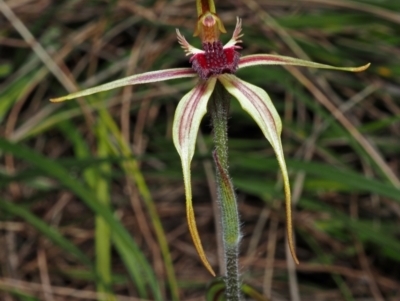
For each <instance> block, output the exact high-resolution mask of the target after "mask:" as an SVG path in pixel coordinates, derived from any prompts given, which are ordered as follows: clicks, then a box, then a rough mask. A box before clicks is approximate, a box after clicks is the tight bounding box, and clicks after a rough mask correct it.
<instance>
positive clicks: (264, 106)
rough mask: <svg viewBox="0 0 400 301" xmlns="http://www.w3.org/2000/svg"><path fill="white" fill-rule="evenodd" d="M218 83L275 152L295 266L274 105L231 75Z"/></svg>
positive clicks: (286, 183)
mask: <svg viewBox="0 0 400 301" xmlns="http://www.w3.org/2000/svg"><path fill="white" fill-rule="evenodd" d="M218 80H219V81H220V82H221V83H222V84H223V85H224V87H225V88H226V89H227V91H228V92H229V93H230V94H232V95H233V96H234V97H235V98H236V99H237V100H238V101H239V103H240V105H241V106H242V108H243V109H244V110H245V111H246V112H247V113H249V114H250V116H251V117H252V118H253V119H254V121H255V122H256V123H257V124H258V126H259V127H260V129H261V131H262V132H263V134H264V136H265V138H267V140H268V141H269V142H270V143H271V145H272V147H273V149H274V151H275V154H276V157H277V159H278V163H279V167H280V169H281V172H282V178H283V183H284V191H285V207H286V224H287V234H288V241H289V248H290V252H291V254H292V256H293V259H294V260H295V262H296V263H298V259H297V257H296V252H295V248H294V243H293V226H292V211H291V193H290V184H289V176H288V172H287V168H286V163H285V157H284V154H283V148H282V142H281V137H280V136H281V132H282V122H281V119H280V117H279V115H278V112H277V111H276V109H275V106H274V105H273V103H272V101H271V99H270V98H269V96H268V94H267V93H266V92H265V91H264V90H262V89H261V88H259V87H256V86H254V85H252V84H249V83H247V82H245V81H242V80H241V79H239V78H237V77H236V76H234V75H230V74H224V75H221V76H219V77H218Z"/></svg>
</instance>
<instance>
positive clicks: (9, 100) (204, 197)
mask: <svg viewBox="0 0 400 301" xmlns="http://www.w3.org/2000/svg"><path fill="white" fill-rule="evenodd" d="M5 3H6V4H7V5H5ZM216 6H217V12H218V14H219V16H220V17H221V19H222V20H223V22H224V24H225V27H226V28H227V31H228V34H226V35H223V36H222V39H223V41H228V40H229V38H230V35H231V32H232V30H233V29H234V26H235V21H236V17H237V16H239V17H241V18H243V33H244V35H245V36H244V37H243V42H244V43H243V49H242V51H241V52H242V53H243V54H253V53H279V54H282V55H289V56H295V57H299V58H304V59H311V60H313V61H318V62H321V63H326V64H333V65H340V66H359V65H364V64H365V63H368V62H371V63H372V65H371V67H370V68H369V69H368V70H367V71H365V72H362V73H356V74H352V73H344V72H335V71H325V70H307V69H305V68H288V69H286V70H285V69H284V68H282V67H266V66H263V67H255V68H251V69H250V68H249V69H245V70H243V71H239V72H238V76H240V77H241V78H242V79H244V80H246V81H248V82H250V83H253V84H256V85H258V86H260V87H262V88H264V89H265V90H266V91H268V93H269V95H270V96H271V99H272V100H273V102H274V103H275V105H276V107H277V109H278V111H279V113H280V115H281V117H282V121H283V128H284V130H283V134H282V140H283V145H284V151H285V155H286V159H287V165H288V168H289V170H290V174H291V185H292V189H293V196H294V200H293V201H294V207H295V208H294V228H295V232H296V238H297V239H296V247H297V252H298V257H299V259H300V261H301V263H300V265H299V266H298V267H297V268H296V270H294V269H293V266H292V264H290V262H289V265H288V264H287V262H286V249H285V223H284V218H285V214H284V209H283V206H282V197H283V195H282V183H281V180H280V176H279V169H278V166H277V163H276V162H275V158H274V155H273V151H272V148H271V147H270V145H269V144H268V142H267V141H266V140H265V139H264V138H263V136H262V133H261V131H260V130H259V129H258V127H257V126H256V124H255V123H254V121H253V120H252V119H251V118H250V117H249V116H248V115H247V113H245V112H244V111H242V109H241V108H240V106H239V105H238V103H237V102H236V100H233V101H232V105H231V116H232V118H231V119H230V124H229V136H230V145H229V146H230V167H231V172H232V176H233V180H234V183H235V185H236V188H237V194H238V199H239V208H240V213H241V219H242V223H243V224H242V232H243V242H242V245H241V272H242V276H243V282H244V283H246V284H249V285H251V287H253V288H254V289H256V290H257V291H259V292H260V293H263V294H264V296H266V297H265V298H262V297H257V296H253V300H294V301H295V300H296V301H297V300H314V301H320V300H330V301H332V300H378V301H381V300H399V299H400V269H399V268H398V267H399V265H400V241H399V237H400V223H399V217H400V189H399V187H400V181H399V170H400V155H399V153H400V139H399V137H400V123H399V121H400V88H399V83H400V80H399V78H400V2H399V1H393V0H381V1H375V0H364V1H356V0H353V1H348V0H297V1H285V0H280V1H273V0H271V1H267V0H258V1H255V0H227V1H216ZM8 8H10V9H11V11H10V10H9V9H8ZM0 10H1V13H0V157H1V158H0V244H1V247H0V299H1V300H5V301H11V300H46V301H53V300H68V301H71V300H94V299H96V298H97V296H96V292H100V293H104V294H106V295H104V294H103V295H102V296H101V297H99V300H191V301H194V300H204V298H205V294H206V290H207V289H206V287H207V284H208V283H209V282H210V281H211V280H212V277H211V276H210V275H209V274H208V272H207V271H206V269H205V268H204V267H203V266H202V265H201V263H200V261H199V258H198V256H197V254H196V252H195V249H194V246H193V244H192V240H191V238H190V235H189V234H188V229H187V223H186V218H185V206H184V189H183V181H182V175H181V167H180V160H179V157H178V155H177V153H176V151H175V148H174V146H173V142H172V139H171V126H172V120H173V114H174V110H175V107H176V105H177V103H178V101H179V99H180V98H181V97H182V96H183V95H184V94H185V93H186V92H187V91H188V90H189V89H190V88H191V87H192V86H193V85H194V80H191V79H188V80H175V81H169V82H165V83H157V84H149V85H143V86H135V87H126V88H123V89H117V90H113V91H110V92H106V93H101V94H99V95H95V96H93V97H90V98H89V97H88V98H85V99H80V100H78V101H75V100H73V101H69V102H65V103H61V104H52V103H50V102H49V101H48V99H49V98H50V97H56V96H62V95H65V94H67V93H68V91H71V92H72V91H75V90H76V89H80V88H85V87H90V86H94V85H98V84H101V83H105V82H108V81H112V80H115V79H118V78H122V77H124V76H127V75H130V74H135V73H140V72H145V71H152V70H159V69H162V68H173V67H188V66H190V65H189V63H188V58H187V57H185V56H184V53H183V51H182V49H181V48H180V47H179V44H178V43H177V41H176V34H175V28H179V29H180V30H181V32H182V33H183V34H184V35H185V36H186V38H187V39H188V41H189V42H190V43H193V44H195V45H198V46H199V45H200V43H199V41H198V39H197V38H193V37H192V34H193V30H194V27H195V21H196V18H197V14H196V11H195V1H194V0H191V1H187V0H176V1H168V0H155V1H145V0H143V1H134V0H104V1H95V0H93V1H83V0H69V1H62V0H57V1H50V0H8V1H4V0H0ZM29 32H30V33H31V34H32V35H33V37H34V38H35V39H32V37H31V36H30V35H29ZM21 34H22V35H23V36H24V37H22V36H21ZM209 124H210V121H209V118H208V116H206V117H205V118H204V120H203V123H202V127H201V135H200V137H199V141H198V142H199V143H198V150H197V152H196V155H195V158H194V160H193V163H192V175H193V194H194V205H195V212H196V218H197V223H198V227H199V231H200V235H201V237H202V240H203V244H204V247H205V249H206V253H207V256H208V257H209V260H210V262H211V263H212V265H213V266H214V268H215V269H216V270H217V271H218V269H219V264H218V262H219V257H218V244H217V239H216V230H215V223H214V219H213V203H214V201H215V188H214V186H213V185H214V182H213V167H212V165H211V150H212V148H213V146H212V142H211V138H210V126H209ZM212 298H214V299H210V300H217V297H216V296H213V297H212ZM257 298H258V299H257Z"/></svg>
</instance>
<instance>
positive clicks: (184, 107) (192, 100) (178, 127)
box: [173, 78, 216, 276]
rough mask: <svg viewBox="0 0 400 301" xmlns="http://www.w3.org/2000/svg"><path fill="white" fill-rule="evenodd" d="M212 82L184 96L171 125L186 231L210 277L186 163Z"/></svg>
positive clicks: (212, 80)
mask: <svg viewBox="0 0 400 301" xmlns="http://www.w3.org/2000/svg"><path fill="white" fill-rule="evenodd" d="M215 83H216V79H215V78H210V79H209V80H207V81H203V80H201V81H200V82H199V83H198V84H197V85H196V86H195V87H194V88H193V89H192V90H191V91H190V92H189V93H187V94H186V95H185V96H184V97H183V98H182V99H181V101H180V102H179V105H178V107H177V108H176V111H175V117H174V124H173V139H174V144H175V147H176V149H177V151H178V153H179V156H180V157H181V161H182V170H183V179H184V183H185V194H186V214H187V220H188V224H189V231H190V234H191V236H192V239H193V242H194V245H195V247H196V250H197V253H198V254H199V256H200V259H201V261H202V262H203V264H204V266H205V267H206V268H207V269H208V270H209V271H210V273H211V274H212V275H213V276H215V272H214V270H213V269H212V267H211V265H210V263H209V262H208V260H207V257H206V255H205V253H204V249H203V246H202V244H201V240H200V236H199V233H198V231H197V226H196V220H195V216H194V211H193V204H192V187H191V179H190V163H191V161H192V158H193V155H194V151H195V144H196V138H197V132H198V130H199V126H200V122H201V119H202V118H203V116H204V114H205V113H206V112H207V102H208V100H209V98H210V96H211V94H212V92H213V90H214V87H215Z"/></svg>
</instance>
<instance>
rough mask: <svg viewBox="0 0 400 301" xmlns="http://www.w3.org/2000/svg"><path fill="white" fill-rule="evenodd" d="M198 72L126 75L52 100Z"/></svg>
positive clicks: (189, 69) (186, 69)
mask: <svg viewBox="0 0 400 301" xmlns="http://www.w3.org/2000/svg"><path fill="white" fill-rule="evenodd" d="M196 76H197V73H196V72H194V71H193V69H191V68H175V69H166V70H160V71H152V72H146V73H142V74H136V75H131V76H128V77H124V78H121V79H118V80H116V81H113V82H110V83H107V84H104V85H100V86H97V87H93V88H90V89H86V90H82V91H78V92H75V93H71V94H68V95H66V96H63V97H58V98H52V99H50V101H51V102H62V101H65V100H69V99H74V98H78V97H82V96H87V95H91V94H95V93H98V92H103V91H108V90H111V89H115V88H119V87H123V86H129V85H139V84H147V83H154V82H160V81H164V80H170V79H176V78H183V77H196Z"/></svg>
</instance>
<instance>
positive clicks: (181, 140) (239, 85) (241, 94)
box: [51, 0, 370, 276]
mask: <svg viewBox="0 0 400 301" xmlns="http://www.w3.org/2000/svg"><path fill="white" fill-rule="evenodd" d="M197 11H198V21H197V26H196V29H195V34H194V36H199V37H200V39H201V41H202V49H198V48H195V47H193V46H192V45H190V44H189V43H188V42H187V41H186V39H185V37H184V36H183V35H181V33H180V32H179V30H176V31H177V37H178V42H179V43H180V45H181V46H182V48H183V49H184V51H185V53H186V55H190V56H191V58H190V62H191V64H192V68H175V69H166V70H159V71H153V72H146V73H142V74H137V75H132V76H128V77H125V78H122V79H119V80H116V81H113V82H110V83H106V84H103V85H100V86H97V87H94V88H90V89H87V90H83V91H79V92H76V93H72V94H69V95H67V96H63V97H59V98H53V99H51V101H52V102H62V101H65V100H69V99H73V98H78V97H82V96H87V95H90V94H94V93H98V92H102V91H107V90H111V89H115V88H118V87H123V86H128V85H138V84H146V83H152V82H159V81H165V80H172V79H177V78H184V77H196V78H197V79H198V81H197V83H196V85H195V87H194V88H193V89H192V90H191V91H189V92H188V93H187V94H186V95H184V96H183V98H182V99H181V100H180V102H179V104H178V107H177V109H176V112H175V117H174V122H173V141H174V144H175V147H176V149H177V151H178V153H179V155H180V158H181V161H182V169H183V178H184V185H185V194H186V211H187V220H188V225H189V230H190V234H191V236H192V238H193V242H194V245H195V247H196V250H197V252H198V254H199V256H200V259H201V260H202V262H203V264H204V265H205V267H206V268H207V269H208V270H209V271H210V273H211V274H212V275H214V276H215V273H214V271H213V269H212V267H211V265H210V264H209V262H208V260H207V258H206V255H205V253H204V250H203V246H202V243H201V240H200V236H199V233H198V231H197V226H196V221H195V215H194V211H193V205H192V189H191V178H190V164H191V161H192V158H193V155H194V151H195V142H196V137H197V133H198V130H199V126H200V122H201V120H202V118H203V116H204V115H205V113H206V111H207V102H208V100H209V98H210V96H211V94H212V93H213V90H214V87H215V84H216V82H217V81H219V82H220V83H221V84H222V85H223V86H224V87H225V89H226V90H227V91H228V92H229V93H230V94H231V95H233V96H234V97H235V98H236V99H237V100H238V101H239V103H240V105H241V106H242V108H243V109H244V110H245V111H246V112H248V113H249V114H250V115H251V117H252V118H253V119H254V121H255V122H256V123H257V124H258V126H259V127H260V129H261V131H262V133H263V134H264V136H265V138H266V139H267V140H268V141H269V142H270V144H271V145H272V147H273V149H274V151H275V154H276V157H277V160H278V163H279V166H280V170H281V173H282V177H283V183H284V193H285V204H286V205H285V209H286V224H287V225H286V226H287V236H288V241H289V247H290V251H291V254H292V257H293V259H294V261H295V262H296V263H298V260H297V257H296V253H295V248H294V244H293V230H292V216H291V194H290V186H289V178H288V172H287V168H286V163H285V158H284V154H283V148H282V142H281V138H280V136H281V131H282V123H281V119H280V117H279V115H278V113H277V111H276V109H275V107H274V105H273V103H272V101H271V99H270V98H269V96H268V94H267V93H266V92H265V91H264V90H262V89H261V88H259V87H257V86H254V85H252V84H250V83H247V82H245V81H243V80H241V79H239V78H238V77H236V76H235V75H234V74H235V72H236V71H237V70H238V69H242V68H248V67H252V66H257V65H292V66H304V67H311V68H323V69H334V70H342V71H351V72H359V71H363V70H365V69H367V68H368V67H369V65H370V64H367V65H365V66H361V67H349V68H346V67H334V66H330V65H325V64H319V63H314V62H310V61H305V60H301V59H296V58H292V57H287V56H281V55H272V54H254V55H246V56H242V57H241V56H240V54H239V52H238V50H239V49H240V48H241V47H240V46H239V44H240V43H241V42H242V41H241V40H240V38H241V37H242V36H243V35H242V34H241V30H242V26H241V25H242V21H241V19H239V18H237V23H236V28H235V30H234V32H233V35H232V38H231V39H230V40H229V41H228V43H226V44H225V45H223V44H222V43H221V41H220V40H219V35H220V33H225V32H226V30H225V28H224V25H223V24H222V22H221V20H220V18H219V17H218V16H217V14H216V10H215V5H214V1H213V0H197Z"/></svg>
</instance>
